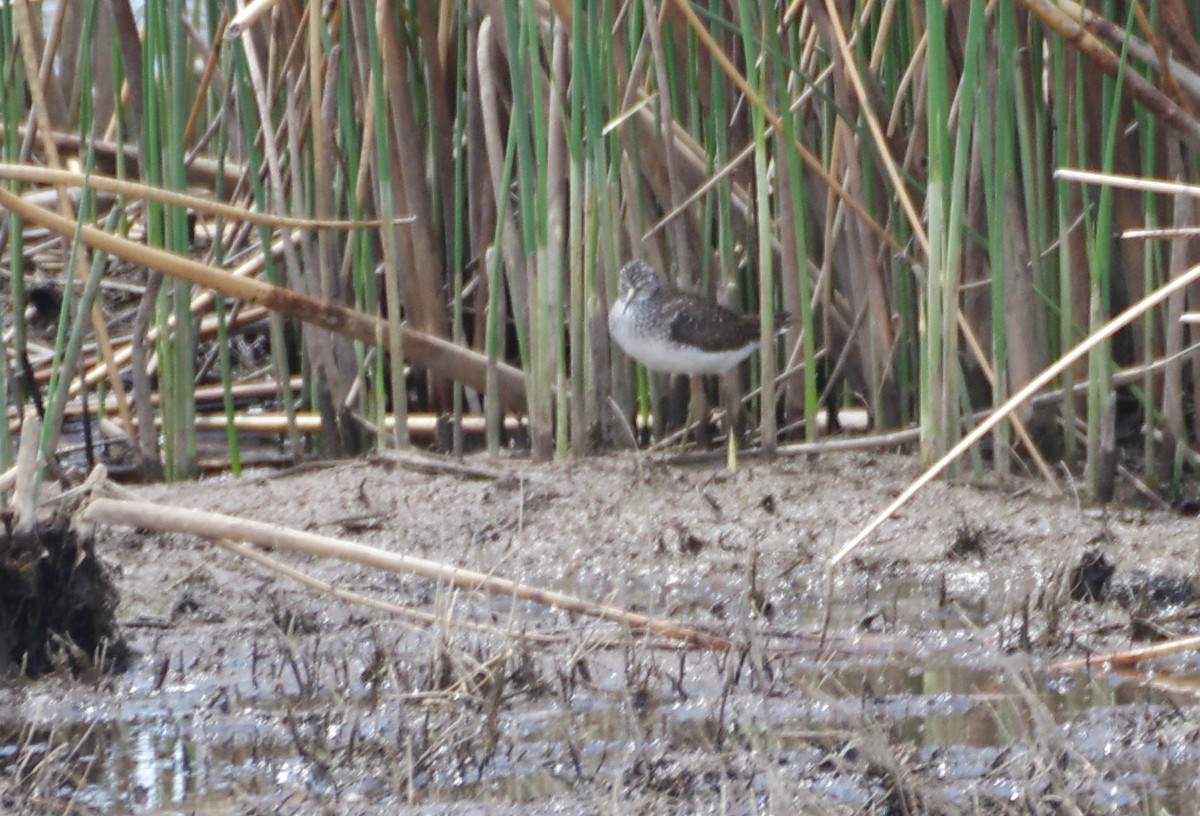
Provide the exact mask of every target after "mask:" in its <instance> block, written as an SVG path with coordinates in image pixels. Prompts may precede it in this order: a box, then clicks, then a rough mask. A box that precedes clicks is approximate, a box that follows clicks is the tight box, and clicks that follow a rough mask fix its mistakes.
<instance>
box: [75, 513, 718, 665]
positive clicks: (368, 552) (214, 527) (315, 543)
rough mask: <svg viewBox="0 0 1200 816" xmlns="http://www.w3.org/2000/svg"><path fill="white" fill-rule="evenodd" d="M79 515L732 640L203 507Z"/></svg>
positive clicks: (679, 635) (681, 634)
mask: <svg viewBox="0 0 1200 816" xmlns="http://www.w3.org/2000/svg"><path fill="white" fill-rule="evenodd" d="M79 518H80V520H82V521H84V522H91V523H96V524H113V525H122V526H126V527H140V528H143V529H147V530H156V531H158V532H178V533H190V534H192V535H197V536H201V537H203V538H209V539H218V538H225V539H232V540H235V541H248V542H250V543H252V544H255V545H257V546H260V547H268V548H274V549H280V550H291V551H294V552H303V553H308V554H310V555H317V556H322V557H326V558H337V559H339V560H342V561H347V562H351V563H355V564H362V565H363V566H367V567H373V568H375V569H381V570H387V571H388V572H396V573H407V574H411V575H418V576H421V577H423V578H428V579H430V580H434V581H444V582H445V583H447V584H449V585H450V586H454V587H459V588H462V589H472V590H474V589H481V590H484V591H486V592H491V593H494V594H497V595H509V596H512V597H515V598H520V599H522V600H527V601H533V602H535V603H540V604H544V605H546V606H553V607H557V608H559V609H563V610H566V611H568V612H574V613H577V614H580V615H588V616H591V617H594V618H600V619H602V620H608V621H613V622H616V623H622V624H625V625H626V626H629V627H630V628H632V629H643V630H645V631H648V632H653V633H655V634H659V635H664V636H666V637H671V638H675V639H678V640H682V641H685V642H687V643H690V644H694V645H696V646H700V647H702V648H706V649H713V650H718V651H724V650H726V649H729V648H730V645H731V644H730V642H729V641H728V640H727V639H725V638H723V637H720V636H718V635H713V634H710V633H707V632H703V631H700V630H699V629H695V628H692V627H690V626H686V625H684V624H680V623H676V622H675V621H671V620H665V619H662V618H652V617H649V616H646V615H640V614H638V613H636V612H627V611H625V610H624V609H618V608H617V607H613V606H605V605H603V604H597V603H593V602H591V601H586V600H583V599H581V598H576V597H574V596H572V595H567V594H564V593H561V592H554V591H552V590H545V589H539V588H538V587H532V586H529V585H527V584H521V583H518V582H516V581H511V580H508V579H506V578H497V577H494V576H490V575H485V574H483V573H481V572H476V571H474V570H469V569H464V568H462V567H455V566H453V565H450V564H444V563H441V562H439V561H431V560H428V559H425V558H417V557H415V556H411V555H402V554H400V553H392V552H386V551H384V550H379V549H376V548H374V547H368V546H365V545H363V544H354V543H351V542H348V541H341V540H339V539H336V538H331V537H329V536H322V535H317V534H315V533H308V532H304V531H301V530H292V529H289V528H286V527H281V526H280V525H277V524H268V523H266V522H261V521H250V520H247V519H240V518H235V517H233V516H226V515H222V514H220V513H208V512H204V511H201V510H188V509H184V508H179V507H163V506H160V505H155V504H151V503H149V502H141V501H124V500H118V499H103V498H101V499H94V500H93V501H92V502H91V503H90V504H89V505H88V506H87V507H85V508H84V509H83V511H82V512H81V513H80V515H79Z"/></svg>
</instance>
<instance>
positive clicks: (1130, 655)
mask: <svg viewBox="0 0 1200 816" xmlns="http://www.w3.org/2000/svg"><path fill="white" fill-rule="evenodd" d="M1197 649H1200V636H1192V637H1185V638H1178V639H1176V640H1168V641H1167V642H1165V643H1156V644H1154V645H1153V646H1143V647H1142V648H1140V649H1125V650H1123V651H1120V652H1109V653H1108V654H1100V655H1088V656H1087V657H1079V658H1074V659H1072V660H1061V661H1059V662H1058V663H1055V664H1054V668H1055V669H1057V670H1058V671H1063V672H1071V671H1078V670H1080V669H1093V668H1101V667H1104V666H1106V665H1107V666H1113V667H1122V666H1136V665H1137V664H1138V663H1140V662H1141V661H1143V660H1149V659H1150V658H1152V657H1165V656H1167V655H1173V654H1182V653H1183V652H1194V651H1196V650H1197Z"/></svg>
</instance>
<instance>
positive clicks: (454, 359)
mask: <svg viewBox="0 0 1200 816" xmlns="http://www.w3.org/2000/svg"><path fill="white" fill-rule="evenodd" d="M0 206H3V207H4V208H6V209H8V210H11V211H12V212H14V213H16V214H18V215H20V216H21V217H22V218H24V219H26V220H28V221H31V222H33V223H35V224H41V225H42V226H45V227H47V228H49V229H51V230H53V231H54V232H56V233H58V234H59V235H62V236H68V237H69V236H71V235H72V234H74V232H75V229H76V223H75V222H74V221H72V220H70V219H68V218H64V217H62V216H59V215H55V214H54V213H52V212H50V211H49V210H47V209H45V208H44V207H38V206H36V205H33V204H30V203H29V202H27V201H24V200H22V199H21V198H20V197H19V196H16V195H13V194H12V193H10V192H8V191H7V190H0ZM79 232H80V237H81V239H82V240H83V242H84V243H86V244H87V245H88V246H91V247H93V248H96V249H102V250H104V251H105V252H107V253H109V254H110V255H115V256H116V257H119V258H123V259H125V260H128V261H133V262H134V263H139V264H142V265H144V266H147V267H149V268H151V269H156V270H158V271H160V272H162V273H164V274H166V275H170V276H172V277H175V278H181V279H183V280H187V281H190V282H192V283H194V284H197V285H199V286H207V287H210V288H212V289H216V290H218V291H220V292H223V293H224V294H226V295H228V296H230V297H236V298H241V299H242V300H246V301H249V302H251V303H254V304H257V305H260V306H265V307H267V308H268V309H271V310H273V311H278V312H282V313H284V314H287V315H288V316H290V317H295V318H297V319H299V320H303V321H305V322H308V323H313V324H315V325H318V326H321V327H322V328H326V329H329V330H330V331H334V332H337V333H339V334H344V335H347V336H349V337H353V338H354V339H356V340H361V341H363V342H364V343H370V344H372V345H384V344H385V341H386V338H387V324H386V323H384V322H383V321H381V320H379V319H377V318H374V317H371V316H370V315H365V314H363V313H361V312H356V311H354V310H353V309H347V308H345V307H344V306H338V305H335V304H331V303H324V302H322V301H318V300H315V299H314V298H310V297H308V296H306V295H302V294H300V293H298V292H293V291H291V290H289V289H285V288H283V287H279V286H272V285H271V284H269V283H264V282H262V281H259V280H253V279H250V278H239V277H237V276H235V275H231V274H229V273H228V272H226V271H225V270H223V269H218V268H216V267H213V266H208V265H206V264H203V263H200V262H198V261H194V260H191V259H190V258H184V257H181V256H179V255H175V254H173V253H170V252H165V251H163V250H161V249H155V248H154V247H149V246H145V245H143V244H139V243H136V242H134V241H129V240H127V239H125V238H121V237H120V236H117V235H110V234H109V233H106V232H104V231H102V230H99V229H96V228H95V227H91V226H87V225H83V226H80V227H79ZM401 330H402V331H403V333H404V347H405V349H406V353H407V354H408V356H409V359H411V360H412V362H413V363H415V364H416V365H420V366H424V367H427V368H429V369H432V370H436V371H439V372H444V373H446V374H447V375H448V376H450V377H453V378H454V379H458V380H461V381H462V382H463V383H465V384H466V385H468V386H470V387H471V388H474V389H476V390H478V391H481V392H482V391H485V390H486V388H487V371H486V369H487V358H486V357H485V356H484V355H482V354H479V353H478V352H474V351H471V350H470V349H465V348H462V347H460V346H456V345H454V344H453V343H451V342H449V341H447V340H443V339H442V338H439V337H434V336H432V335H427V334H424V333H422V332H418V331H415V330H413V329H409V328H402V329H401ZM498 370H499V375H500V376H499V391H500V399H501V401H502V402H503V403H504V404H505V405H506V406H508V407H510V408H513V409H515V410H522V409H523V408H524V406H525V376H524V374H523V373H522V372H521V371H519V370H518V369H516V368H513V367H512V366H509V365H505V364H499V365H498Z"/></svg>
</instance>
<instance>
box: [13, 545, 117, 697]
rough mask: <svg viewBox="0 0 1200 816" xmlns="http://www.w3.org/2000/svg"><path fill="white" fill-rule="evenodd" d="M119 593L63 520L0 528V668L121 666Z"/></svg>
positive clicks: (40, 671) (34, 670) (32, 671)
mask: <svg viewBox="0 0 1200 816" xmlns="http://www.w3.org/2000/svg"><path fill="white" fill-rule="evenodd" d="M119 599H120V596H119V593H118V592H117V588H116V586H115V585H114V583H113V579H112V576H111V574H110V571H109V569H108V568H107V567H106V566H105V565H104V564H102V563H101V562H100V560H99V559H98V558H96V554H95V552H94V550H93V549H92V543H91V541H90V540H89V541H82V540H80V539H79V537H78V536H77V535H76V533H75V532H74V531H73V530H71V529H69V528H66V527H60V526H49V525H47V526H42V527H40V528H39V529H36V530H35V531H34V532H32V533H26V534H19V533H13V532H12V530H11V529H9V527H8V525H5V529H4V531H3V533H2V534H0V676H12V675H14V674H18V673H23V674H25V675H27V676H29V677H38V676H41V675H44V674H47V673H49V672H51V671H54V670H56V669H60V668H66V669H69V670H70V671H71V673H72V674H75V675H78V674H81V673H83V672H85V671H89V670H91V669H94V668H97V667H99V668H101V669H103V670H105V671H122V670H124V669H125V668H126V666H127V665H128V663H129V658H130V654H131V653H130V650H129V647H128V646H127V645H126V643H125V641H124V640H123V639H122V638H121V637H120V635H119V633H118V629H117V621H116V611H117V604H118V601H119Z"/></svg>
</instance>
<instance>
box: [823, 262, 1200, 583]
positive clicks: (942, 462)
mask: <svg viewBox="0 0 1200 816" xmlns="http://www.w3.org/2000/svg"><path fill="white" fill-rule="evenodd" d="M1196 281H1200V265H1197V266H1193V267H1191V268H1190V269H1188V270H1187V271H1186V272H1184V273H1183V274H1181V275H1180V276H1179V277H1177V278H1175V279H1174V280H1172V281H1171V282H1170V283H1168V284H1166V285H1165V286H1163V287H1161V288H1159V289H1156V290H1154V291H1153V292H1151V293H1150V294H1148V295H1146V296H1145V297H1144V298H1142V299H1141V300H1139V301H1138V302H1137V303H1135V304H1133V305H1132V306H1130V307H1129V308H1128V309H1126V310H1125V311H1123V312H1121V313H1120V314H1119V315H1117V316H1116V317H1114V318H1113V319H1112V320H1110V321H1109V322H1108V323H1106V324H1104V325H1103V326H1101V327H1100V329H1099V330H1098V331H1095V332H1093V333H1092V334H1091V335H1089V336H1088V337H1086V338H1084V339H1083V340H1082V341H1080V343H1079V344H1078V345H1076V346H1075V347H1074V348H1073V349H1071V350H1070V351H1069V352H1067V353H1066V354H1064V355H1063V356H1062V357H1060V358H1059V359H1058V360H1057V361H1056V362H1055V363H1054V364H1053V365H1051V366H1050V367H1049V368H1047V369H1046V370H1045V371H1043V372H1042V373H1041V374H1039V375H1038V376H1036V377H1034V378H1033V379H1032V380H1030V381H1029V383H1028V384H1027V385H1026V386H1025V387H1024V388H1022V389H1021V390H1020V391H1018V392H1017V393H1015V394H1013V395H1012V396H1011V397H1009V399H1008V401H1007V402H1005V403H1004V404H1003V405H1001V406H1000V407H999V408H997V409H996V410H995V411H993V412H992V413H991V414H990V415H989V416H988V418H987V419H985V420H983V421H982V422H980V423H979V425H978V426H977V427H976V428H975V430H973V431H971V433H969V434H967V435H966V436H964V437H963V438H962V439H961V440H960V441H959V442H958V444H957V445H955V446H954V447H953V448H951V449H950V451H949V452H947V453H946V455H945V456H943V457H942V458H941V459H939V460H938V461H936V462H934V463H933V465H931V466H930V467H929V469H928V470H926V471H925V472H924V473H922V474H921V475H920V476H919V477H918V478H917V479H916V480H915V481H913V482H912V483H911V484H910V485H909V486H908V487H906V488H904V490H903V491H902V492H901V493H900V495H899V496H897V497H896V499H895V501H893V502H892V503H891V504H889V505H888V506H887V507H886V508H885V509H884V510H883V511H882V512H880V513H879V514H878V515H877V516H875V517H874V518H873V519H871V520H870V521H869V522H868V523H867V526H865V527H864V528H862V529H861V530H860V531H859V532H858V533H857V534H856V535H855V536H854V538H852V539H850V540H849V541H848V542H846V544H845V545H844V546H843V547H842V548H841V549H840V550H838V551H837V553H836V554H835V555H834V556H833V557H832V558H831V559H830V560H829V567H830V569H833V568H834V567H836V566H837V565H838V564H840V563H841V562H842V561H844V560H845V559H846V557H847V556H849V555H850V553H852V552H854V550H855V549H856V548H857V547H858V546H859V545H860V544H862V543H863V542H864V541H866V540H867V537H868V536H870V535H871V533H873V532H875V531H876V530H878V529H879V528H880V527H881V526H882V525H883V523H884V522H885V521H887V520H888V519H889V518H891V516H892V514H893V513H895V512H896V511H897V510H899V509H900V508H901V507H903V506H904V505H906V504H908V502H909V501H910V500H911V499H912V497H913V496H915V495H917V492H918V491H920V489H921V488H923V487H924V486H925V485H927V484H929V483H930V482H931V481H933V480H934V479H936V478H937V477H938V476H939V475H940V474H941V473H942V471H944V470H945V469H946V468H947V467H949V466H950V464H951V463H952V462H953V461H954V460H956V459H957V458H958V457H960V456H962V455H963V454H964V453H966V452H967V450H968V449H970V447H971V446H972V445H974V444H975V443H976V442H978V441H979V440H980V439H982V438H983V437H984V436H985V435H986V434H988V433H989V432H990V431H991V430H992V429H993V428H995V427H996V426H997V425H999V424H1000V423H1001V422H1002V421H1004V419H1005V418H1007V417H1008V416H1010V415H1011V414H1012V413H1013V412H1014V411H1016V410H1017V409H1018V408H1019V407H1021V405H1023V404H1024V403H1025V401H1026V400H1028V399H1030V398H1031V397H1032V396H1033V395H1034V394H1036V393H1037V392H1038V391H1040V390H1041V389H1042V388H1044V387H1045V386H1047V385H1049V384H1050V382H1051V381H1052V380H1053V379H1054V378H1055V377H1057V376H1058V375H1060V374H1062V373H1063V372H1064V371H1066V370H1067V369H1068V368H1070V367H1071V366H1072V365H1074V364H1075V363H1076V362H1078V361H1079V360H1081V359H1083V357H1084V355H1086V354H1087V353H1088V352H1089V351H1091V350H1092V349H1094V348H1095V347H1096V346H1098V345H1100V344H1101V343H1103V342H1104V341H1105V340H1107V339H1109V338H1111V337H1112V336H1113V335H1115V334H1116V333H1117V332H1118V331H1120V330H1121V329H1123V328H1125V327H1126V326H1128V325H1129V324H1130V323H1132V322H1133V321H1134V320H1137V319H1138V318H1139V317H1141V316H1142V315H1143V314H1145V313H1146V312H1147V311H1149V310H1150V309H1152V308H1154V307H1155V306H1157V305H1159V304H1160V303H1162V302H1164V301H1165V300H1166V299H1167V298H1169V297H1170V296H1171V295H1172V294H1173V293H1175V292H1179V291H1182V290H1183V289H1184V288H1185V287H1187V286H1190V285H1191V284H1193V283H1195V282H1196Z"/></svg>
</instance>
